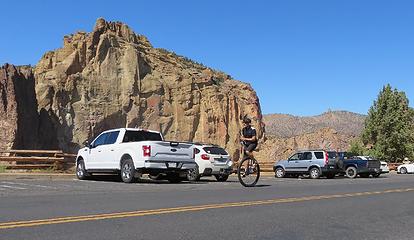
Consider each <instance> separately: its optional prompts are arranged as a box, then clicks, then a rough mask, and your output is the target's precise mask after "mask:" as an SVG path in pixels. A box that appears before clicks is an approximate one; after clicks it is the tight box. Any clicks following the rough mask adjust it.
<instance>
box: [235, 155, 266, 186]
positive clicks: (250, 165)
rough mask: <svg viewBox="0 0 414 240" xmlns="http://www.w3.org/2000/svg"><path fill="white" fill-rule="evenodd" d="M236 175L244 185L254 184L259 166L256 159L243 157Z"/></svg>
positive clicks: (257, 177) (258, 174)
mask: <svg viewBox="0 0 414 240" xmlns="http://www.w3.org/2000/svg"><path fill="white" fill-rule="evenodd" d="M246 169H247V170H248V171H247V172H246ZM237 177H238V178H239V182H240V184H241V185H243V186H244V187H254V186H256V183H257V182H258V181H259V178H260V166H259V163H258V162H257V160H256V159H252V158H246V159H243V160H242V161H241V162H240V164H239V166H238V167H237Z"/></svg>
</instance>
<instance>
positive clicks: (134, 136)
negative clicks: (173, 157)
mask: <svg viewBox="0 0 414 240" xmlns="http://www.w3.org/2000/svg"><path fill="white" fill-rule="evenodd" d="M141 141H162V137H161V134H159V133H153V132H146V131H126V132H125V135H124V139H123V140H122V142H141Z"/></svg>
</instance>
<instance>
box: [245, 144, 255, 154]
mask: <svg viewBox="0 0 414 240" xmlns="http://www.w3.org/2000/svg"><path fill="white" fill-rule="evenodd" d="M256 147H257V143H250V144H249V145H247V146H245V148H244V150H245V151H246V152H253V151H254V150H255V149H256Z"/></svg>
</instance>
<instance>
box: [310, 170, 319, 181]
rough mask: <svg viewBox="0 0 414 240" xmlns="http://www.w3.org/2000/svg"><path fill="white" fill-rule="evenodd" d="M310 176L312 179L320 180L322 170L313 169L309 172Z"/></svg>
mask: <svg viewBox="0 0 414 240" xmlns="http://www.w3.org/2000/svg"><path fill="white" fill-rule="evenodd" d="M309 176H310V178H312V179H318V178H319V177H320V176H321V170H319V168H317V167H313V168H311V169H310V170H309Z"/></svg>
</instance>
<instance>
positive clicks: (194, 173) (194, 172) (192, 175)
mask: <svg viewBox="0 0 414 240" xmlns="http://www.w3.org/2000/svg"><path fill="white" fill-rule="evenodd" d="M187 180H188V181H190V182H196V181H198V180H200V174H199V172H198V168H197V167H196V168H192V169H190V170H188V172H187Z"/></svg>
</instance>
